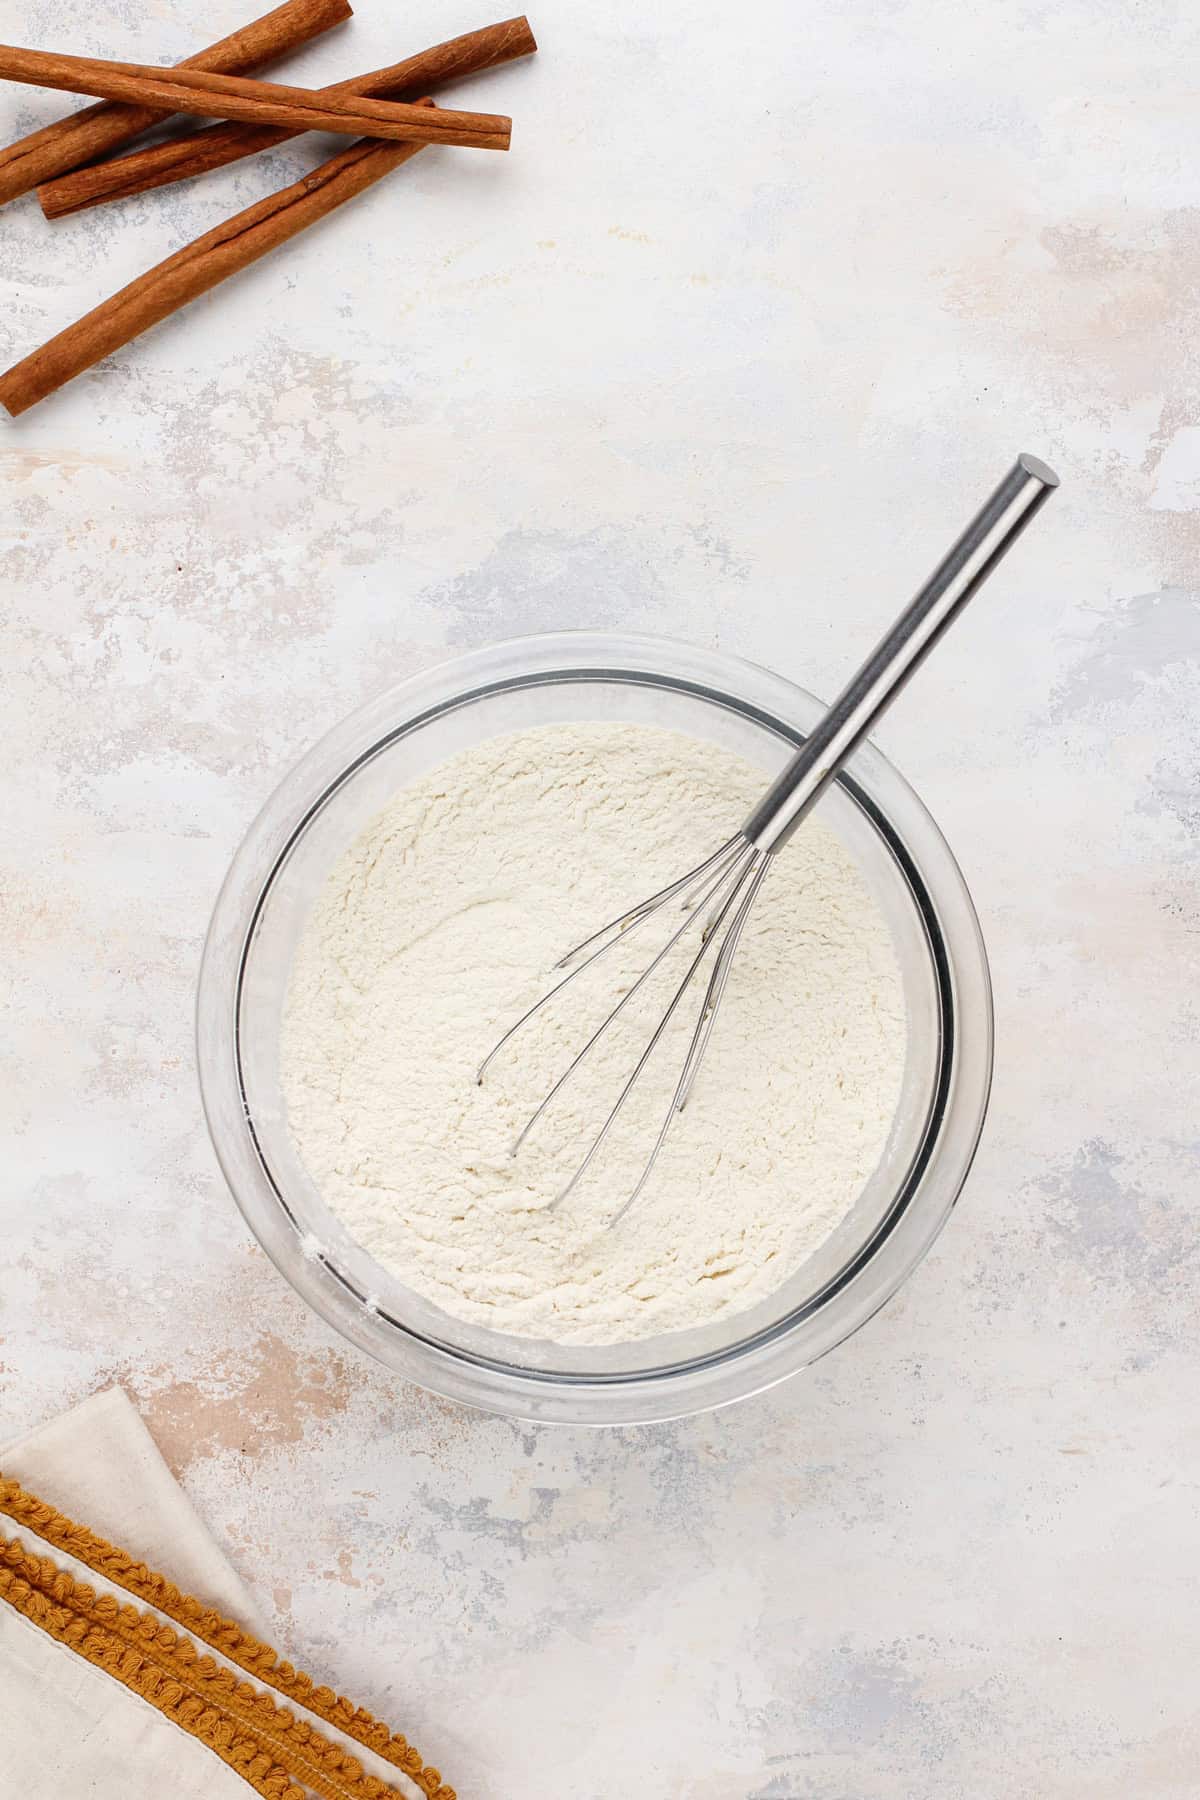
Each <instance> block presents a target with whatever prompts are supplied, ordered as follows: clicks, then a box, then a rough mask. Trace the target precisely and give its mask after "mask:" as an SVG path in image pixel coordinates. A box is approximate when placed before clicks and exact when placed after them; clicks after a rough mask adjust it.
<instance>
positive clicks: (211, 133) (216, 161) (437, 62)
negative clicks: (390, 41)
mask: <svg viewBox="0 0 1200 1800" xmlns="http://www.w3.org/2000/svg"><path fill="white" fill-rule="evenodd" d="M536 49H537V41H536V39H535V38H534V35H533V32H532V30H531V29H530V25H529V20H528V19H526V18H524V17H520V18H516V19H504V20H502V21H501V23H500V24H498V25H488V26H485V27H484V28H483V29H482V30H480V31H468V32H466V33H464V35H463V36H462V37H456V38H450V39H449V40H448V41H447V42H446V43H444V44H436V45H434V47H433V49H432V50H422V51H421V52H420V54H419V55H417V56H410V57H408V59H407V60H406V61H404V62H398V63H392V64H391V65H390V66H389V67H387V68H385V69H374V70H372V72H371V73H370V74H369V75H359V76H357V77H355V78H354V79H352V80H350V81H339V82H335V83H334V84H333V85H332V86H331V87H326V88H322V89H321V90H320V91H321V92H322V93H323V94H338V93H341V94H362V95H365V96H371V97H373V98H375V99H379V100H402V99H405V98H409V97H411V96H413V95H414V94H417V93H426V92H428V91H429V90H430V89H431V88H438V87H441V86H442V85H443V83H445V82H447V81H452V80H455V79H456V78H458V77H461V76H464V75H475V74H478V73H479V71H480V70H482V69H491V68H495V67H496V65H497V64H499V63H506V62H511V61H512V60H513V59H514V58H515V57H518V56H530V55H532V53H533V52H534V51H535V50H536ZM296 135H297V134H296V133H295V132H293V131H291V130H289V129H288V128H287V127H286V126H262V125H238V124H224V125H207V126H204V127H202V128H201V129H200V130H199V131H189V132H188V133H187V134H186V136H182V137H177V138H172V139H171V140H170V141H169V142H167V143H163V144H150V145H148V146H147V147H146V148H145V149H144V150H134V151H131V152H130V154H129V155H127V156H120V157H115V158H114V159H113V160H112V161H111V162H105V163H97V164H96V165H95V167H94V168H90V169H73V170H71V171H70V172H69V173H68V174H66V175H60V176H59V177H58V178H57V180H54V181H48V182H46V183H45V184H44V185H43V186H42V187H39V189H38V199H39V200H40V201H41V203H42V211H43V212H44V213H45V215H46V217H47V218H48V219H61V218H64V217H65V216H66V215H67V214H68V213H74V212H81V211H83V209H84V208H85V207H90V206H100V205H102V204H103V203H104V202H105V201H107V200H124V199H128V198H129V197H130V196H131V195H133V194H142V193H145V192H146V190H147V189H148V188H156V187H165V186H167V184H168V183H170V182H173V181H185V180H187V179H188V178H189V177H190V176H193V175H203V174H206V173H207V172H208V171H209V170H210V169H220V168H223V167H224V166H225V165H226V164H227V163H232V162H238V161H239V160H240V159H241V158H242V157H243V156H253V155H254V154H255V152H256V151H259V150H268V149H270V148H271V146H272V145H274V144H283V143H286V142H287V140H288V139H289V138H291V137H295V136H296Z"/></svg>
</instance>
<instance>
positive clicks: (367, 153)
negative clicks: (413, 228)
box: [0, 102, 432, 418]
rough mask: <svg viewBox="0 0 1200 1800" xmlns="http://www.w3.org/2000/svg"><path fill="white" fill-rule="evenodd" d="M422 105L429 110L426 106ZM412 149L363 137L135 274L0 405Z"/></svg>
mask: <svg viewBox="0 0 1200 1800" xmlns="http://www.w3.org/2000/svg"><path fill="white" fill-rule="evenodd" d="M426 104H429V105H431V104H432V103H431V102H427V103H426ZM421 148H422V146H421V145H420V144H417V143H407V144H404V143H381V142H380V141H379V140H378V139H369V138H368V139H364V140H361V141H360V142H358V143H356V144H351V145H350V147H349V148H348V149H346V150H342V151H340V152H339V153H338V154H337V155H336V156H332V157H330V159H329V160H328V162H323V163H322V164H321V165H320V166H319V167H318V168H316V169H314V170H313V171H312V172H311V174H308V175H304V176H302V177H301V179H300V180H299V181H294V182H292V184H291V186H290V187H285V188H281V189H280V190H279V192H278V193H275V194H269V195H268V196H267V198H266V199H265V200H259V201H257V202H256V204H255V205H253V206H248V207H246V208H245V210H244V211H243V212H240V213H237V214H235V216H234V217H233V218H232V219H226V221H225V223H224V224H223V225H218V226H216V227H215V229H214V230H212V231H206V232H205V234H204V236H203V237H199V238H197V239H196V240H195V242H194V243H191V244H188V245H186V246H185V247H184V248H183V249H182V250H177V251H176V252H175V254H174V255H173V256H168V257H167V259H166V261H165V262H160V263H159V264H158V265H157V267H155V268H153V269H150V270H149V271H148V272H147V273H146V274H145V275H139V276H138V278H137V280H136V281H131V282H130V283H129V285H128V287H123V288H122V289H121V291H120V292H119V293H117V294H114V295H113V296H112V298H111V299H109V300H105V301H103V302H102V303H101V304H100V305H99V306H97V307H95V308H94V309H93V310H92V311H91V312H90V313H88V314H87V316H86V318H82V319H79V320H78V321H77V322H76V323H75V324H74V325H69V326H68V327H67V329H66V330H65V331H60V332H59V333H58V336H57V337H53V338H51V339H50V341H49V343H46V344H43V345H42V347H41V349H40V350H35V351H33V353H32V355H30V356H27V357H26V358H25V359H24V361H23V362H19V363H14V365H13V367H12V368H11V369H9V370H7V371H6V373H5V374H3V375H0V405H3V406H4V407H5V409H6V410H7V411H8V412H9V413H11V414H12V416H13V417H14V418H16V416H17V415H18V414H19V413H23V412H26V411H28V409H29V408H30V407H31V406H35V405H36V404H37V402H38V401H39V400H44V399H45V397H46V395H47V394H52V393H53V392H54V391H55V389H56V388H60V387H62V386H63V384H64V383H65V382H68V381H70V380H72V379H73V377H74V376H76V375H80V374H82V373H83V371H84V370H85V369H90V368H91V366H92V364H93V363H97V362H99V361H100V358H101V357H102V356H107V355H108V354H109V353H110V351H113V350H119V349H120V347H121V345H122V344H128V343H129V342H130V341H131V340H132V339H133V338H135V337H138V336H139V335H140V333H142V332H143V331H146V330H147V329H148V328H149V327H150V326H151V325H156V324H157V323H158V322H159V320H160V319H165V318H167V317H168V316H169V315H170V314H171V313H173V312H177V311H178V310H179V308H180V307H181V306H186V305H187V303H188V301H189V300H195V299H196V298H197V296H198V295H200V294H206V293H207V292H208V290H209V289H210V288H214V287H216V286H217V284H218V283H219V282H222V281H224V280H226V279H227V277H228V276H230V275H235V274H236V273H237V272H238V270H239V269H245V268H248V267H249V265H250V264H251V263H254V262H257V261H258V260H259V258H260V257H262V256H265V255H266V254H267V253H268V251H270V250H274V249H275V248H276V247H277V245H279V244H284V243H286V242H287V240H288V239H289V238H292V237H295V236H296V234H297V233H298V232H301V231H303V230H305V228H306V227H307V226H309V225H312V224H315V223H316V221H317V220H318V219H323V218H324V217H325V215H326V214H327V213H331V212H333V211H334V209H335V208H336V207H339V206H343V205H344V204H345V202H346V201H347V200H352V199H353V198H354V196H355V195H356V194H361V193H362V191H363V189H364V188H368V187H371V186H372V185H373V183H375V182H376V181H380V180H382V178H383V177H384V176H385V175H386V174H388V172H389V171H390V170H392V169H395V168H397V167H398V166H399V165H400V164H401V163H404V162H407V161H408V160H409V159H410V158H411V157H413V156H415V155H416V154H417V152H418V151H419V150H420V149H421Z"/></svg>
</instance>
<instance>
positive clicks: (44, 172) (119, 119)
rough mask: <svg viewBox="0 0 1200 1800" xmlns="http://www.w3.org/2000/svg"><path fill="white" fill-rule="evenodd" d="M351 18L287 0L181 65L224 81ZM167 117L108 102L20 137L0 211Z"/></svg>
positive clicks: (323, 2) (342, 3) (0, 190)
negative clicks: (5, 203) (37, 187)
mask: <svg viewBox="0 0 1200 1800" xmlns="http://www.w3.org/2000/svg"><path fill="white" fill-rule="evenodd" d="M351 12H352V8H351V6H350V4H349V0H284V4H283V5H282V6H277V7H276V8H275V9H274V11H273V12H269V13H264V14H263V16H262V18H261V19H255V20H253V21H252V23H251V24H249V25H243V26H242V28H241V30H240V31H235V32H232V33H231V34H230V36H229V37H226V38H222V39H221V40H220V42H219V43H216V44H210V45H209V46H208V49H207V50H199V51H197V53H196V55H195V56H189V57H187V58H186V59H185V60H184V62H182V63H181V64H180V65H179V66H180V68H184V69H207V70H209V71H210V72H212V73H213V74H219V75H238V74H242V73H244V72H245V71H246V70H247V69H257V68H261V66H262V64H263V63H267V62H270V61H271V60H272V59H273V58H274V57H277V56H282V55H283V54H284V52H285V51H287V50H294V49H295V48H296V47H297V46H298V45H300V44H306V43H308V41H309V39H310V38H314V37H318V36H319V35H320V34H321V32H323V31H328V30H329V28H330V26H331V25H340V24H341V23H342V21H343V20H345V19H348V18H349V17H350V15H351ZM166 116H167V115H166V114H164V113H162V112H160V111H158V109H157V108H152V107H148V106H131V105H117V104H114V102H112V101H110V100H105V101H102V102H101V103H100V105H99V106H85V107H84V108H83V109H82V111H81V112H77V113H71V114H70V115H69V116H68V117H67V118H65V119H56V120H55V121H54V123H53V124H52V125H44V126H43V127H42V128H41V130H40V131H32V132H30V134H29V136H28V137H23V138H18V140H17V142H16V143H15V144H8V145H6V146H5V147H4V148H3V149H0V204H3V202H4V201H5V200H15V199H16V197H17V195H18V194H26V193H28V192H29V190H30V188H34V187H36V186H37V185H38V183H39V182H40V181H49V180H50V179H51V178H52V177H53V176H55V175H61V174H62V173H63V171H64V170H66V169H74V168H77V167H78V166H79V164H80V163H86V162H90V161H91V160H92V159H93V157H97V156H104V155H105V154H106V153H107V152H108V151H110V150H117V149H119V148H120V146H121V145H122V144H127V143H129V142H130V140H131V139H132V138H135V137H137V136H138V135H139V134H140V133H141V132H143V131H146V130H148V129H149V127H150V126H151V125H157V124H158V123H159V122H160V120H162V119H163V118H164V117H166Z"/></svg>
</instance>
